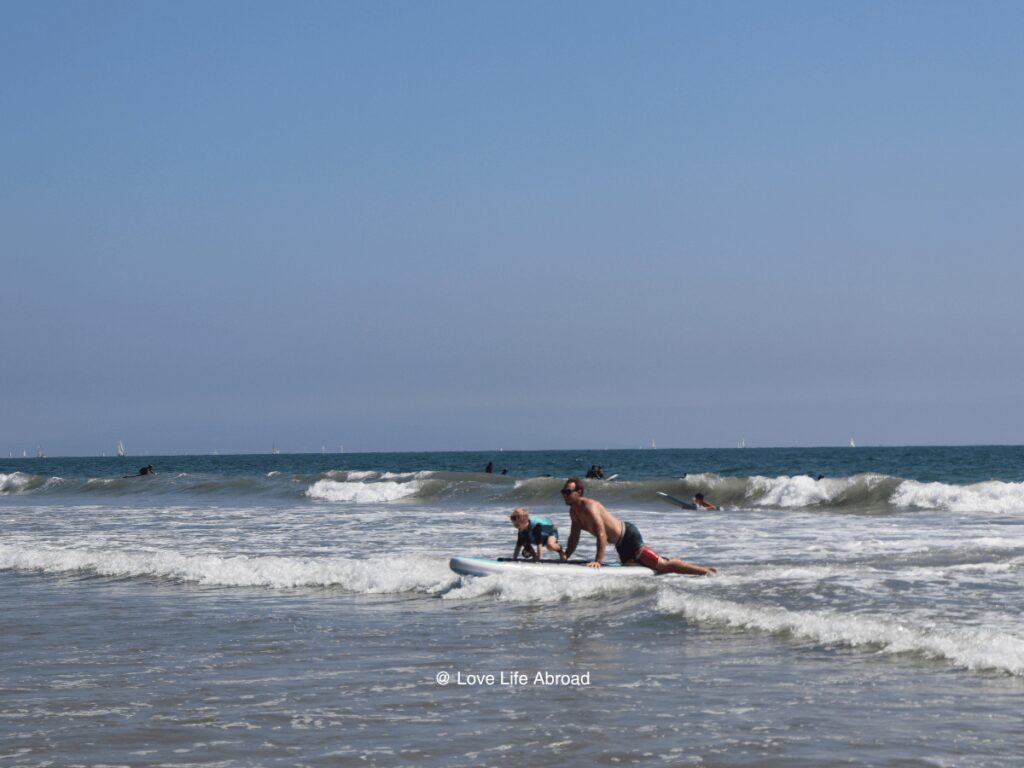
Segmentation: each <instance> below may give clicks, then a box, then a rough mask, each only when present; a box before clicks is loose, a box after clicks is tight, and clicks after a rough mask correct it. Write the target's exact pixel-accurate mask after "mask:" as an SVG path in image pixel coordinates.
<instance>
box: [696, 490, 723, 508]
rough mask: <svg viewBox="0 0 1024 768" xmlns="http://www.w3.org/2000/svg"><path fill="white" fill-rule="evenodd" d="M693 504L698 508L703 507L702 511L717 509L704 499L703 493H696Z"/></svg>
mask: <svg viewBox="0 0 1024 768" xmlns="http://www.w3.org/2000/svg"><path fill="white" fill-rule="evenodd" d="M693 503H694V504H696V505H697V506H698V507H704V509H718V507H716V506H715V505H714V504H712V503H711V502H710V501H708V500H707V499H705V498H704V494H703V493H698V494H697V495H696V496H694V497H693Z"/></svg>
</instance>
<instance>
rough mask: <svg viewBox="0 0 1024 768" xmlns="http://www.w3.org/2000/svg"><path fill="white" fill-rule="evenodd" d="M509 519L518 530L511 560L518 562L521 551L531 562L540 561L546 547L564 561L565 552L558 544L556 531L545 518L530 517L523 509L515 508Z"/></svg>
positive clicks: (552, 524)
mask: <svg viewBox="0 0 1024 768" xmlns="http://www.w3.org/2000/svg"><path fill="white" fill-rule="evenodd" d="M509 519H510V520H511V521H512V525H514V526H515V527H516V528H517V529H518V530H519V536H518V537H517V538H516V549H515V552H513V553H512V559H513V560H518V559H519V553H520V552H521V551H524V552H526V556H527V557H529V558H531V559H533V560H540V559H541V556H542V555H543V554H544V548H545V547H547V548H548V549H549V550H551V551H552V552H557V553H558V554H559V557H561V558H562V559H563V560H565V551H564V550H563V549H562V545H561V544H559V543H558V529H557V528H556V527H555V525H554V523H552V522H551V520H550V519H548V518H546V517H530V513H529V512H527V511H526V510H525V509H524V508H523V507H516V508H515V509H514V510H513V511H512V514H511V515H509Z"/></svg>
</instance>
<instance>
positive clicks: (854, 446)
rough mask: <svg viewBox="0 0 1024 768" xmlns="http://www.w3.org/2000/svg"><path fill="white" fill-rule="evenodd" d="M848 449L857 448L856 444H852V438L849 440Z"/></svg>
mask: <svg viewBox="0 0 1024 768" xmlns="http://www.w3.org/2000/svg"><path fill="white" fill-rule="evenodd" d="M850 447H851V448H856V447H857V444H856V443H855V442H853V438H852V437H851V438H850Z"/></svg>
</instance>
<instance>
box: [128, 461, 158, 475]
mask: <svg viewBox="0 0 1024 768" xmlns="http://www.w3.org/2000/svg"><path fill="white" fill-rule="evenodd" d="M155 474H156V472H154V471H153V465H152V464H147V465H146V466H144V467H140V468H139V474H137V475H124V476H123V479H127V478H129V477H142V476H143V475H155Z"/></svg>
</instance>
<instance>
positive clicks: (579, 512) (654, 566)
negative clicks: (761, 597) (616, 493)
mask: <svg viewBox="0 0 1024 768" xmlns="http://www.w3.org/2000/svg"><path fill="white" fill-rule="evenodd" d="M583 493H584V487H583V483H582V482H580V481H579V480H578V479H576V478H575V477H570V478H569V479H568V480H566V481H565V486H564V487H563V488H562V499H564V501H565V503H566V505H568V507H569V519H570V520H572V529H571V530H570V531H569V542H568V543H567V544H566V546H565V557H566V558H569V557H572V553H573V552H575V551H576V546H577V545H578V544H579V543H580V532H581V531H586V532H587V533H589V534H592V535H593V537H594V538H595V539H597V553H596V554H595V555H594V560H593V562H590V563H587V567H588V568H600V567H601V561H602V560H604V553H605V549H607V547H608V542H611V543H612V544H613V546H614V547H615V551H616V552H617V553H618V555H619V561H620V562H621V563H622V564H623V565H643V566H645V567H647V568H650V569H651V570H652V571H654V572H655V573H657V574H662V573H682V574H687V575H690V576H705V575H707V574H709V573H718V569H717V568H711V567H705V566H703V565H695V564H694V563H688V562H686V561H685V560H679V559H678V558H672V559H669V558H666V557H662V556H661V555H659V554H658V553H657V552H655V551H654V550H653V549H651V548H650V547H646V546H644V540H643V537H642V536H641V535H640V531H639V530H637V527H636V526H635V525H633V524H632V523H627V522H624V521H622V520H619V519H618V518H617V517H615V515H613V514H612V513H611V512H609V511H608V510H607V509H605V506H604V505H603V504H602V503H601V502H599V501H594V499H588V498H586V497H585V496H584V495H583Z"/></svg>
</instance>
